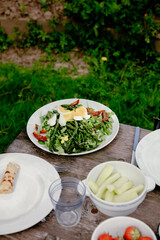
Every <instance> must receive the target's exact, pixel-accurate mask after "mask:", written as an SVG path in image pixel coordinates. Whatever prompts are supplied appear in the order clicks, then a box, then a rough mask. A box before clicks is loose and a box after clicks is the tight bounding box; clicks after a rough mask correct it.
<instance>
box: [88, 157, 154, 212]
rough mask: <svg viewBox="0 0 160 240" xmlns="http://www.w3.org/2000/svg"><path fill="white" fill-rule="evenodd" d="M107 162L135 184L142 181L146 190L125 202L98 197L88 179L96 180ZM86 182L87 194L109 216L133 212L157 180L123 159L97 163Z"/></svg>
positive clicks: (115, 170)
mask: <svg viewBox="0 0 160 240" xmlns="http://www.w3.org/2000/svg"><path fill="white" fill-rule="evenodd" d="M107 164H111V165H112V166H113V167H114V172H119V173H120V175H121V176H126V177H128V178H129V179H130V180H132V181H133V183H134V184H135V185H137V184H140V183H141V184H143V185H144V190H143V191H142V192H141V193H140V195H139V196H138V197H137V198H136V199H134V200H131V201H128V202H123V203H112V202H107V201H104V200H102V199H100V198H98V197H97V196H96V195H95V194H94V193H93V192H92V190H91V189H90V188H89V186H88V184H87V182H88V180H89V179H92V180H94V181H96V179H97V178H98V176H99V174H100V172H101V171H102V169H104V167H105V166H106V165H107ZM84 182H85V184H86V187H87V193H86V194H87V196H89V197H90V199H91V200H92V202H93V203H94V204H95V206H96V207H97V209H98V210H99V211H100V212H102V213H103V214H106V215H108V216H125V215H129V214H131V213H132V212H134V211H135V210H136V208H137V207H138V206H139V205H140V204H141V203H142V202H143V200H144V198H145V196H146V194H147V192H149V191H152V190H153V189H154V188H155V182H154V180H153V179H152V178H151V177H148V176H145V175H144V174H143V172H142V171H141V170H140V169H139V168H138V167H136V166H134V165H132V164H130V163H127V162H122V161H110V162H104V163H101V164H99V165H97V166H96V167H94V168H93V169H92V170H91V171H90V172H89V174H88V176H87V178H86V179H85V180H84Z"/></svg>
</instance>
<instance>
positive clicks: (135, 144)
mask: <svg viewBox="0 0 160 240" xmlns="http://www.w3.org/2000/svg"><path fill="white" fill-rule="evenodd" d="M139 135H140V127H136V129H135V135H134V144H133V149H132V158H131V164H133V165H135V166H137V163H136V156H135V153H136V147H137V145H138V142H139Z"/></svg>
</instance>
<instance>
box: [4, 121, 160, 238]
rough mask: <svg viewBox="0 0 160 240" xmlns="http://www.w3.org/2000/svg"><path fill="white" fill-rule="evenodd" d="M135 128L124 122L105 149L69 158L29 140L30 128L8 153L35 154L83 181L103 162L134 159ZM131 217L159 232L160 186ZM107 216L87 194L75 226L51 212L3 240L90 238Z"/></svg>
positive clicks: (144, 132) (19, 136) (65, 173)
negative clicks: (59, 220) (62, 223)
mask: <svg viewBox="0 0 160 240" xmlns="http://www.w3.org/2000/svg"><path fill="white" fill-rule="evenodd" d="M134 131H135V127H133V126H128V125H124V124H120V129H119V132H118V135H117V136H116V138H115V139H114V140H113V141H112V142H111V143H110V144H109V145H108V146H106V147H105V148H103V149H101V150H99V151H97V152H94V153H91V154H87V155H82V156H75V157H67V156H57V155H54V154H51V153H48V152H45V151H43V150H41V149H39V148H38V147H36V146H35V145H34V144H33V143H32V142H31V141H30V140H29V138H28V136H27V134H26V130H24V131H22V132H21V133H20V134H19V135H18V136H17V138H16V139H15V140H14V141H13V143H12V144H11V145H10V146H9V147H8V149H7V150H6V151H5V152H6V153H27V154H33V155H35V156H39V157H41V158H43V159H45V160H47V161H48V162H50V163H55V164H57V165H65V166H67V167H68V171H67V172H64V173H60V176H65V175H67V176H72V177H77V178H79V179H81V180H83V179H85V178H86V176H87V175H88V173H89V171H90V170H91V169H92V168H93V167H94V166H96V165H97V164H99V163H102V162H105V161H112V160H118V161H125V162H130V161H131V155H132V146H133V139H134ZM148 133H150V131H149V130H145V129H141V133H140V139H141V138H143V137H144V136H145V135H146V134H148ZM130 216H132V217H135V218H138V219H140V220H142V221H144V222H145V223H146V224H148V225H149V226H150V227H151V228H152V229H153V231H154V232H156V229H157V225H158V223H159V222H160V188H159V187H156V188H155V190H154V191H152V192H149V193H148V194H147V196H146V198H145V200H144V201H143V203H142V204H141V205H140V206H139V207H138V208H137V210H136V211H135V212H134V213H132V214H130ZM107 218H109V217H108V216H106V215H104V214H102V213H100V212H99V211H98V210H97V209H96V208H95V206H94V204H93V203H92V202H91V200H90V199H89V198H88V197H86V200H85V203H84V208H83V212H82V217H81V220H80V222H79V223H78V225H77V226H75V227H72V228H64V227H61V226H60V225H59V224H58V223H57V221H56V218H55V213H54V211H51V213H50V214H49V215H48V216H47V217H46V221H45V222H39V223H38V224H36V225H35V226H33V227H31V228H29V229H27V230H24V231H22V232H19V233H15V234H10V235H5V236H0V239H1V240H6V239H10V240H16V239H21V240H23V239H27V240H41V239H43V240H53V239H56V240H62V239H63V240H90V239H91V235H92V232H93V231H94V229H95V227H96V226H97V225H98V224H99V223H100V222H102V221H103V220H105V219H107Z"/></svg>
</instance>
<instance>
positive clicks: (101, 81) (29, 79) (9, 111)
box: [0, 62, 160, 153]
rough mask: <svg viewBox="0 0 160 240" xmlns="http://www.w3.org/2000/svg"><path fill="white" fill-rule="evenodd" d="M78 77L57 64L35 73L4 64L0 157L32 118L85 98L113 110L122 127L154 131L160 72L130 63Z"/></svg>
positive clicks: (0, 91)
mask: <svg viewBox="0 0 160 240" xmlns="http://www.w3.org/2000/svg"><path fill="white" fill-rule="evenodd" d="M93 70H94V69H93V68H92V69H91V71H90V73H89V75H88V76H81V77H77V78H72V77H70V76H69V73H68V71H67V69H62V70H61V71H56V70H54V68H53V66H52V64H50V65H47V66H41V65H38V64H37V65H35V66H33V67H32V68H24V67H18V66H15V65H13V64H0V103H1V107H0V153H3V152H4V150H5V149H6V148H7V146H8V145H9V144H10V143H11V142H12V141H13V140H14V138H15V137H16V136H17V135H18V134H19V133H20V132H21V131H22V130H23V129H24V128H25V126H26V124H27V121H28V119H29V117H30V116H31V114H32V113H33V112H34V111H35V110H37V109H38V108H40V107H41V106H43V105H45V104H47V103H49V102H52V101H56V100H60V99H67V98H75V97H76V98H85V99H90V100H95V101H98V102H101V103H103V104H105V105H107V106H108V107H110V108H111V109H112V110H113V111H114V112H115V113H116V115H117V117H118V118H119V121H120V123H125V124H129V125H132V126H140V127H141V128H146V129H150V130H153V125H154V119H153V117H154V116H158V114H159V110H160V109H159V103H160V68H159V62H157V63H154V65H153V66H151V65H150V67H148V66H140V65H138V64H136V63H135V62H125V63H124V64H123V65H122V66H121V67H118V66H116V65H115V67H114V68H112V69H111V68H110V67H107V66H106V67H105V68H104V66H103V67H102V66H101V67H100V71H99V72H98V71H97V72H96V71H93Z"/></svg>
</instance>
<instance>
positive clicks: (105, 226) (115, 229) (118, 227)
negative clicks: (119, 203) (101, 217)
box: [91, 216, 157, 240]
mask: <svg viewBox="0 0 160 240" xmlns="http://www.w3.org/2000/svg"><path fill="white" fill-rule="evenodd" d="M129 226H135V227H137V228H138V229H139V231H140V233H141V235H142V236H148V237H150V238H152V240H157V238H156V236H155V234H154V232H153V231H152V229H151V228H150V227H149V226H148V225H147V224H145V223H144V222H142V221H140V220H138V219H136V218H132V217H127V216H123V217H112V218H109V219H107V220H105V221H103V222H101V223H100V224H99V225H98V226H97V227H96V228H95V230H94V232H93V234H92V238H91V240H98V237H99V236H100V235H101V234H102V233H109V234H110V235H112V237H117V236H121V237H123V235H124V232H125V229H126V228H127V227H129Z"/></svg>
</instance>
